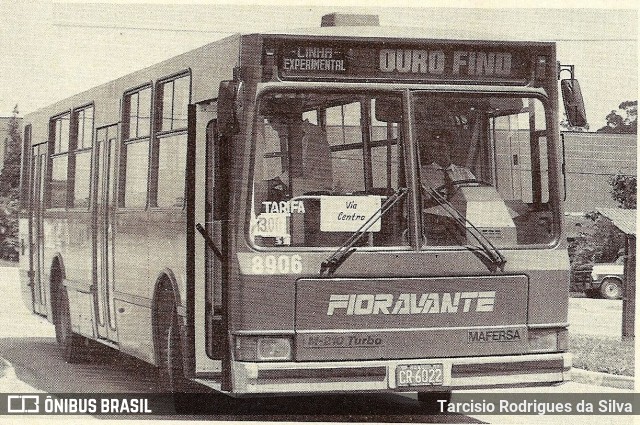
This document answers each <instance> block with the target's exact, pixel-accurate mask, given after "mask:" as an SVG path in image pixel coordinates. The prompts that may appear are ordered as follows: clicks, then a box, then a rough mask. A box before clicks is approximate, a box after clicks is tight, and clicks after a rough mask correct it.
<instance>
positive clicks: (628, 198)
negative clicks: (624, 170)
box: [609, 174, 638, 209]
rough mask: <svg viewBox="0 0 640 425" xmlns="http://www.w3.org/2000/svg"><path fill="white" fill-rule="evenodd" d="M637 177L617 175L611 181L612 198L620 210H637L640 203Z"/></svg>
mask: <svg viewBox="0 0 640 425" xmlns="http://www.w3.org/2000/svg"><path fill="white" fill-rule="evenodd" d="M636 181H637V177H636V176H627V175H624V174H616V175H615V176H613V177H611V178H610V179H609V184H610V185H611V197H612V198H613V200H614V201H616V202H617V203H618V206H619V207H620V208H625V209H635V208H636V206H637V202H638V192H637V188H636Z"/></svg>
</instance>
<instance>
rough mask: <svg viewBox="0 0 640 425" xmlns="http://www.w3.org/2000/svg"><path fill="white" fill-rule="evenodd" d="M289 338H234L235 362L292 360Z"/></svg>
mask: <svg viewBox="0 0 640 425" xmlns="http://www.w3.org/2000/svg"><path fill="white" fill-rule="evenodd" d="M291 345H292V344H291V338H288V337H272V336H238V337H236V360H240V361H254V362H271V361H285V360H291V359H292V355H291V353H292V350H291Z"/></svg>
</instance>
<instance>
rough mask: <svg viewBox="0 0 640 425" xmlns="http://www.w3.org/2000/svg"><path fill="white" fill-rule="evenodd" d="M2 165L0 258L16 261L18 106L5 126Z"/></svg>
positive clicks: (18, 184) (18, 154)
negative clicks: (5, 138)
mask: <svg viewBox="0 0 640 425" xmlns="http://www.w3.org/2000/svg"><path fill="white" fill-rule="evenodd" d="M7 133H8V135H9V137H8V138H7V145H6V147H5V149H6V151H5V157H4V165H3V167H2V170H1V171H0V258H5V259H8V260H17V259H18V198H19V186H20V156H21V155H20V154H21V149H22V137H21V136H20V122H19V119H18V106H17V105H16V107H15V108H14V109H13V116H12V117H11V118H10V119H9V123H8V125H7Z"/></svg>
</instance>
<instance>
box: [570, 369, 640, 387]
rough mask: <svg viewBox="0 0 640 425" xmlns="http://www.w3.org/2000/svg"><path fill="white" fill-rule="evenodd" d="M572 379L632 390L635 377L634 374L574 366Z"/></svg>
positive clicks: (584, 382)
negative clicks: (617, 373)
mask: <svg viewBox="0 0 640 425" xmlns="http://www.w3.org/2000/svg"><path fill="white" fill-rule="evenodd" d="M571 380H573V381H576V382H581V383H583V384H592V385H600V386H603V387H613V388H621V389H625V390H632V389H633V387H634V381H635V378H634V377H633V376H624V375H612V374H610V373H603V372H591V371H589V370H584V369H576V368H572V369H571Z"/></svg>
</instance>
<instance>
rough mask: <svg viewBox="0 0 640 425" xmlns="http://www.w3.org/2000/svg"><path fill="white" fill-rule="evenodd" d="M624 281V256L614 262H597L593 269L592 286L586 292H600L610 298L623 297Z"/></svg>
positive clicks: (604, 296)
mask: <svg viewBox="0 0 640 425" xmlns="http://www.w3.org/2000/svg"><path fill="white" fill-rule="evenodd" d="M623 282H624V257H618V259H617V260H616V261H615V262H613V263H596V264H594V265H593V269H592V271H591V287H590V288H587V289H586V290H585V293H587V294H598V293H599V294H600V295H601V296H602V297H603V298H606V299H609V300H614V299H618V298H622V288H623V286H622V285H623Z"/></svg>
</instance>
